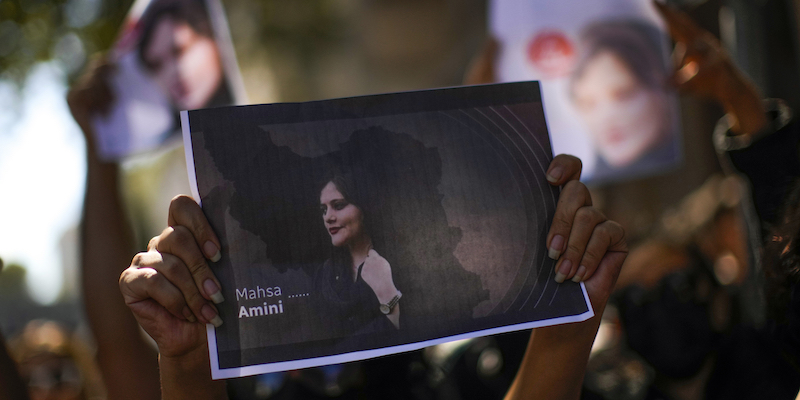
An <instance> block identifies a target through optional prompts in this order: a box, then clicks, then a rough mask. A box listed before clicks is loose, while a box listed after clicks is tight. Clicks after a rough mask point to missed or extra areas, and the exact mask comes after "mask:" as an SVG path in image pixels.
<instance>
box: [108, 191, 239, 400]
mask: <svg viewBox="0 0 800 400" xmlns="http://www.w3.org/2000/svg"><path fill="white" fill-rule="evenodd" d="M168 225H169V227H167V228H166V229H165V230H164V231H163V232H162V233H161V235H159V236H156V237H155V238H153V239H152V240H150V243H149V244H148V246H147V247H148V251H147V252H142V253H139V254H137V255H136V256H135V257H134V258H133V261H131V263H130V267H128V268H127V269H126V270H125V271H123V272H122V274H121V275H120V277H119V288H120V291H121V292H122V296H123V298H124V300H125V304H127V306H128V308H129V309H130V311H131V312H133V315H134V317H135V318H136V320H137V321H138V322H139V324H140V325H141V326H142V328H143V329H144V330H145V331H146V332H147V333H148V334H149V335H150V336H151V337H152V338H153V340H155V342H156V344H157V345H158V350H159V365H160V374H161V395H162V399H165V400H173V399H187V400H202V399H215V400H216V399H225V398H227V394H226V391H225V381H212V380H211V373H210V371H211V368H210V366H209V359H208V347H207V342H206V326H205V324H209V323H210V324H213V325H215V326H220V325H221V324H222V320H221V319H220V317H219V313H218V311H217V309H216V307H215V306H214V303H220V302H222V301H224V299H223V298H222V295H221V293H220V290H219V288H220V284H219V281H218V280H217V278H216V277H215V276H214V274H213V272H212V271H211V269H210V267H209V264H208V262H207V260H218V259H219V257H220V253H219V249H220V248H221V246H220V242H219V239H218V238H217V237H216V235H215V234H214V232H213V230H212V229H211V227H210V225H209V224H208V221H207V220H206V218H205V215H203V211H202V210H201V209H200V206H199V205H197V203H195V202H194V200H192V199H191V198H190V197H188V196H178V197H175V198H174V199H173V200H172V203H171V204H170V208H169V221H168ZM212 299H213V300H212Z"/></svg>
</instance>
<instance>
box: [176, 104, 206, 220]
mask: <svg viewBox="0 0 800 400" xmlns="http://www.w3.org/2000/svg"><path fill="white" fill-rule="evenodd" d="M181 133H182V134H183V152H184V153H185V154H186V172H188V173H189V187H190V188H191V189H192V197H194V201H196V202H197V204H199V205H200V207H202V206H203V203H202V200H201V199H200V191H199V190H197V174H196V173H195V170H194V151H193V150H192V130H191V129H190V128H189V111H186V110H184V111H181Z"/></svg>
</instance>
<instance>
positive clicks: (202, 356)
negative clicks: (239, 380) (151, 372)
mask: <svg viewBox="0 0 800 400" xmlns="http://www.w3.org/2000/svg"><path fill="white" fill-rule="evenodd" d="M158 361H159V366H160V367H161V396H162V397H161V398H162V400H183V399H186V400H206V399H208V400H212V399H213V400H224V399H227V398H228V394H227V392H226V390H225V381H223V380H219V381H214V380H211V366H210V364H209V361H208V346H200V347H198V348H197V349H195V350H192V351H191V352H190V353H189V354H186V355H183V356H179V357H165V356H160V357H159V360H158Z"/></svg>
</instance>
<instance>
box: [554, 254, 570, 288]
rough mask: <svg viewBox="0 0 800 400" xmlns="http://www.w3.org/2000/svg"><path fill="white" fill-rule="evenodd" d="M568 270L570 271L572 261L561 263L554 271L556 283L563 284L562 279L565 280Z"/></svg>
mask: <svg viewBox="0 0 800 400" xmlns="http://www.w3.org/2000/svg"><path fill="white" fill-rule="evenodd" d="M570 269H572V261H570V260H564V261H562V262H561V265H560V266H559V267H558V271H556V282H558V283H561V282H564V279H566V278H567V274H569V270H570Z"/></svg>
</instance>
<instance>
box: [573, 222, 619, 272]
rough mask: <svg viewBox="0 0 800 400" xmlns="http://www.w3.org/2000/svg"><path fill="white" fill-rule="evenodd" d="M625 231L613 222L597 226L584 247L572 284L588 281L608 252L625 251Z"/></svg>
mask: <svg viewBox="0 0 800 400" xmlns="http://www.w3.org/2000/svg"><path fill="white" fill-rule="evenodd" d="M624 239H625V229H623V228H622V226H621V225H620V224H618V223H616V222H614V221H604V222H602V223H600V224H598V225H597V226H596V227H595V228H594V231H593V232H592V237H591V238H590V239H589V243H588V244H587V245H586V250H585V251H584V253H583V258H582V259H581V260H580V263H579V265H578V270H577V272H575V275H574V276H573V277H572V281H573V282H580V281H584V280H587V279H590V278H591V277H592V275H594V273H595V271H596V270H597V267H598V266H599V265H600V261H601V260H602V259H603V257H604V256H605V255H606V253H608V252H610V251H627V247H626V246H625V240H624Z"/></svg>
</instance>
